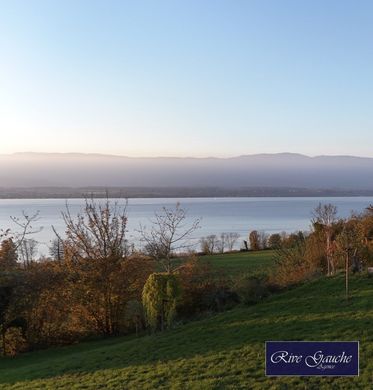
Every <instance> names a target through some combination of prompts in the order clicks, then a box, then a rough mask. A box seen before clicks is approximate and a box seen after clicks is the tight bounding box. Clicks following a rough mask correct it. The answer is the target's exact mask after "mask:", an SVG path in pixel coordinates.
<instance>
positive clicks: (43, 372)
mask: <svg viewBox="0 0 373 390" xmlns="http://www.w3.org/2000/svg"><path fill="white" fill-rule="evenodd" d="M217 261H218V260H217ZM343 288H344V284H343V275H339V276H336V277H333V278H330V279H327V278H322V279H319V280H315V281H313V282H309V283H306V284H305V285H303V286H300V287H298V288H295V289H292V290H289V291H287V292H284V293H281V294H277V295H273V296H272V297H270V298H268V299H267V300H266V301H264V302H262V303H260V304H258V305H255V306H251V307H241V308H240V307H239V308H235V309H233V310H231V311H228V312H224V313H221V314H217V315H214V316H212V317H209V318H207V319H204V320H201V321H195V322H190V323H189V324H187V325H183V326H180V327H178V328H175V329H174V330H171V331H168V332H165V333H163V334H156V335H151V336H143V337H139V338H134V337H131V338H117V339H111V340H105V341H101V342H91V343H83V344H80V345H76V346H70V347H64V348H57V349H50V350H47V351H39V352H34V353H29V354H24V355H22V356H19V357H17V358H13V359H11V358H6V359H1V360H0V389H38V390H39V389H53V390H54V389H136V390H137V389H198V390H200V389H258V390H262V389H289V390H290V389H311V390H312V389H315V390H316V389H325V390H329V389H348V390H350V389H371V388H373V333H372V331H371V328H372V324H373V278H368V277H366V276H356V277H353V278H352V280H351V292H352V298H351V299H350V301H349V302H348V303H346V301H345V300H344V295H343V294H344V292H343ZM266 340H360V377H355V378H315V377H313V378H312V377H310V378H297V377H294V378H267V377H265V376H264V342H265V341H266Z"/></svg>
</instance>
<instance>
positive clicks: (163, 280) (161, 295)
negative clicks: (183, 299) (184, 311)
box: [142, 272, 181, 331]
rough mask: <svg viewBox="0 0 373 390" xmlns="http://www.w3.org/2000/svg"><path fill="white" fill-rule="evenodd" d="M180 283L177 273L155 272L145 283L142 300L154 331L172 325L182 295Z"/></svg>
mask: <svg viewBox="0 0 373 390" xmlns="http://www.w3.org/2000/svg"><path fill="white" fill-rule="evenodd" d="M180 294H181V290H180V283H179V280H178V277H177V276H176V275H175V274H170V273H169V272H166V273H153V274H151V275H150V276H149V278H148V280H147V281H146V283H145V286H144V290H143V293H142V302H143V305H144V309H145V316H146V320H147V322H148V324H149V325H150V327H151V328H152V329H153V331H155V330H157V329H160V330H161V331H163V330H164V329H165V328H166V327H170V326H171V324H172V321H173V319H174V317H175V314H176V303H177V301H178V299H179V297H180Z"/></svg>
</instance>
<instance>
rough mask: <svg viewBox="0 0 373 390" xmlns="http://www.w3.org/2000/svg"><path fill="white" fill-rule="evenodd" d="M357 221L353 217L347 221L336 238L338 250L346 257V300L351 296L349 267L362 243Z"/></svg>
mask: <svg viewBox="0 0 373 390" xmlns="http://www.w3.org/2000/svg"><path fill="white" fill-rule="evenodd" d="M355 222H356V221H354V220H353V219H350V220H349V221H345V223H344V225H343V230H342V231H341V233H339V234H338V236H337V238H336V247H337V250H338V252H339V253H340V254H341V256H342V257H343V258H344V270H345V294H346V300H347V299H348V298H349V269H350V266H351V263H352V261H353V260H354V258H355V257H356V256H357V253H358V250H359V248H360V245H361V240H360V237H359V232H358V230H357V229H356V224H355Z"/></svg>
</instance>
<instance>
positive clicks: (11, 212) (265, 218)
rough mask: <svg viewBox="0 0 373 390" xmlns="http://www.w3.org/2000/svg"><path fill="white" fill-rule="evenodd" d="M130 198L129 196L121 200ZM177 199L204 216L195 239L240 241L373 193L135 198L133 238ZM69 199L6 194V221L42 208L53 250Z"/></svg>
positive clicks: (191, 216) (2, 218)
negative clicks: (234, 236) (231, 235)
mask: <svg viewBox="0 0 373 390" xmlns="http://www.w3.org/2000/svg"><path fill="white" fill-rule="evenodd" d="M119 202H121V203H125V201H124V200H119ZM176 202H180V204H181V206H182V207H183V208H185V209H186V210H187V215H188V220H189V221H193V220H195V219H197V218H200V219H201V222H200V225H201V227H200V229H198V230H197V231H195V232H194V236H193V240H194V241H195V242H197V241H198V239H199V238H200V237H203V236H206V235H209V234H217V235H218V234H220V233H222V232H237V233H239V234H240V236H241V239H240V240H239V243H238V244H237V245H238V246H240V245H241V243H242V240H243V239H246V238H247V236H248V233H249V232H250V231H251V230H254V229H256V230H259V231H264V232H266V233H269V234H271V233H274V232H282V231H285V232H293V231H297V230H309V229H310V220H311V218H312V211H313V210H314V208H315V207H316V206H317V205H318V204H319V203H320V202H322V203H332V204H334V205H336V206H337V208H338V215H339V216H340V217H347V216H348V215H349V214H350V213H351V211H358V212H360V211H363V210H364V209H365V208H366V207H367V206H369V204H373V197H345V198H341V197H338V198H314V197H312V198H303V197H302V198H177V199H176V198H175V199H174V198H172V199H170V198H151V199H150V198H146V199H145V198H144V199H140V198H138V199H129V200H128V206H127V214H128V235H127V237H128V239H129V240H130V241H132V242H134V243H135V244H137V245H138V244H139V241H138V237H139V235H138V233H137V232H136V230H138V228H139V225H140V223H141V224H142V225H146V226H149V225H150V220H151V218H152V217H153V216H154V212H160V211H161V210H162V207H174V206H175V204H176ZM65 203H66V201H65V200H64V199H29V200H27V199H0V227H1V228H3V229H6V228H14V227H15V226H14V224H13V223H12V221H11V219H10V216H15V217H20V216H21V215H22V211H25V212H26V213H28V215H31V214H33V213H35V212H36V211H39V215H40V218H39V220H38V221H37V223H35V227H43V230H42V231H41V232H40V233H37V234H35V235H34V236H33V238H34V239H36V240H37V241H39V242H40V245H39V252H40V253H41V254H47V253H48V245H49V244H50V241H51V240H52V239H53V238H54V233H53V231H52V225H53V226H54V227H55V228H56V230H57V231H58V232H59V233H61V234H63V232H64V224H63V220H62V218H61V211H63V210H64V209H65V207H66V206H65ZM83 203H84V200H82V199H71V200H69V201H68V204H69V207H70V210H71V212H72V214H73V215H75V214H77V213H78V212H79V210H81V208H82V206H83Z"/></svg>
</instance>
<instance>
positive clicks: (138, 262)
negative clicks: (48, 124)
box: [0, 199, 373, 389]
mask: <svg viewBox="0 0 373 390" xmlns="http://www.w3.org/2000/svg"><path fill="white" fill-rule="evenodd" d="M372 210H373V208H371V207H370V208H367V210H366V211H365V212H364V213H362V214H358V215H357V214H353V215H351V217H350V218H347V219H338V218H337V210H336V208H335V207H334V206H332V205H319V206H318V207H317V208H316V209H315V212H314V219H313V221H312V222H313V229H312V231H311V232H309V233H304V232H296V233H293V234H285V233H281V234H272V236H267V235H266V234H265V233H264V232H258V231H255V230H254V231H252V232H251V233H250V234H249V238H248V240H249V242H250V248H251V250H250V251H249V250H248V249H247V243H246V244H245V246H246V249H243V250H242V251H240V252H235V251H231V249H232V248H233V244H234V242H235V240H236V239H237V235H235V234H233V233H232V234H230V233H222V234H221V235H220V236H219V237H218V236H216V235H211V236H208V237H205V238H203V239H202V240H201V244H202V249H203V252H202V253H200V254H199V255H197V254H195V253H193V252H191V251H190V245H189V243H188V239H189V238H190V235H191V234H192V233H193V232H194V231H195V229H197V228H198V225H199V221H195V222H193V223H191V224H190V225H188V224H186V214H185V210H183V209H182V208H181V207H180V205H179V204H177V205H176V208H175V209H174V210H171V209H166V208H165V209H163V213H162V214H156V217H155V220H154V221H153V223H152V226H151V227H150V229H148V230H147V229H146V228H142V229H141V235H142V238H143V241H144V244H145V245H144V248H143V250H142V251H139V250H135V248H134V247H133V246H131V245H129V243H128V241H127V239H126V226H127V217H126V212H125V211H126V210H125V206H124V207H121V206H119V205H118V204H117V203H114V204H111V203H110V201H109V200H107V201H106V202H104V203H96V202H95V201H94V200H93V199H91V200H87V201H86V204H85V209H84V210H83V211H82V213H81V214H80V215H78V216H77V217H76V218H73V217H72V216H71V214H70V211H69V208H68V207H67V210H66V212H65V213H64V214H63V218H64V221H65V225H66V232H65V233H66V234H65V238H62V237H59V236H57V239H56V240H55V241H54V242H53V244H52V246H51V255H52V257H51V258H49V259H44V261H34V260H32V258H30V256H31V257H32V253H33V251H32V249H33V248H34V247H35V246H34V243H33V242H32V241H31V240H30V239H28V238H26V234H27V233H28V232H29V231H30V229H31V226H30V219H29V218H28V217H26V222H25V223H21V222H20V223H19V226H21V227H22V228H23V233H22V234H21V235H18V236H17V235H12V234H11V233H10V232H9V231H5V232H4V233H3V240H2V242H1V246H0V309H1V311H0V330H1V341H2V342H1V346H0V349H1V351H2V353H3V355H9V356H14V355H17V354H20V353H21V352H22V353H24V352H25V351H31V350H36V349H41V348H45V347H49V348H50V347H51V346H53V345H61V344H71V343H74V342H81V341H83V340H87V339H92V338H93V339H97V338H99V337H108V336H120V335H122V336H123V335H127V337H126V338H120V339H117V343H113V344H112V342H111V341H108V340H104V341H101V342H92V344H84V345H82V346H80V347H70V348H71V349H69V348H66V349H52V350H50V351H46V352H33V353H31V354H27V353H26V354H24V355H22V354H21V355H22V356H20V357H16V358H14V359H15V360H14V361H16V362H18V363H19V364H18V365H12V364H13V363H12V360H9V359H8V358H3V359H2V360H0V370H1V367H4V368H6V367H7V368H8V370H7V371H6V372H5V371H4V376H3V378H4V379H3V384H4V386H8V387H10V388H12V387H11V386H13V385H14V386H13V387H14V388H17V386H18V388H23V386H25V387H27V388H33V386H34V388H40V387H43V388H56V387H65V388H67V387H68V388H74V387H75V388H100V387H105V388H110V387H112V388H118V387H123V386H125V387H126V388H127V387H128V388H136V386H137V387H144V388H146V387H147V386H148V387H149V388H155V387H157V388H164V387H166V388H173V387H174V388H178V387H180V386H181V384H183V388H188V386H189V387H190V388H256V387H257V388H261V387H259V385H263V386H266V387H268V388H287V387H286V386H293V385H294V386H295V385H298V384H299V383H301V382H300V380H299V379H287V380H285V379H284V380H283V379H273V378H272V379H270V378H265V377H264V376H263V372H262V371H261V370H262V365H263V364H264V361H263V349H262V348H263V342H264V341H265V340H269V339H274V338H279V339H286V340H292V339H303V340H305V339H319V340H323V339H325V340H333V339H337V338H340V337H341V335H342V336H343V339H345V340H346V339H354V338H355V339H356V338H358V337H359V335H362V336H364V337H365V339H364V342H365V346H364V348H365V349H364V351H363V354H364V353H365V354H367V353H368V352H369V351H371V348H370V344H369V343H370V341H371V340H370V339H369V337H368V336H367V334H366V333H364V329H365V328H364V326H365V327H366V326H367V324H368V322H369V320H370V312H371V311H372V309H373V306H372V305H373V304H372V303H371V301H372V300H371V298H372V295H373V285H372V283H371V280H372V279H371V278H370V277H368V275H367V274H365V273H364V270H365V269H366V268H367V266H369V265H371V264H372V262H373V212H372ZM31 220H32V219H31ZM26 240H27V242H26ZM25 242H26V244H25ZM227 248H228V250H230V252H229V253H226V249H227ZM267 248H272V249H267ZM263 249H266V250H263ZM182 251H184V253H181V252H182ZM20 260H21V261H20ZM161 268H163V272H161ZM290 288H291V289H290ZM341 297H344V298H345V299H341ZM321 302H322V304H321ZM239 305H240V306H239ZM223 311H224V312H225V313H221V314H219V315H216V314H215V313H216V312H223ZM201 318H202V320H201ZM350 318H354V319H355V320H356V323H354V324H352V322H351V320H350ZM197 320H199V321H197ZM271 321H272V322H273V323H272V322H271ZM325 324H329V325H328V326H326V325H325ZM147 327H148V328H149V329H150V330H151V331H152V335H151V336H146V335H145V333H146V332H145V331H146V328H147ZM356 328H359V330H360V333H358V332H357V331H356ZM134 333H136V335H140V334H142V337H140V338H134V336H131V334H134ZM214 343H215V344H214ZM80 355H81V356H80ZM29 356H36V360H34V359H32V358H29ZM82 356H83V357H84V363H78V362H77V359H80V358H81V357H82ZM99 356H101V357H102V358H103V360H100V358H99ZM38 357H40V360H38ZM43 357H44V358H43ZM46 358H48V359H49V360H48V361H47V362H46V361H44V360H43V359H46ZM51 362H53V364H55V367H51V364H52V363H51ZM368 365H369V364H368V362H366V361H365V362H364V363H363V367H364V368H365V367H366V366H368ZM224 367H225V368H227V367H228V368H227V369H224ZM12 373H13V374H12ZM0 374H1V372H0ZM12 375H13V376H12ZM17 375H18V376H17ZM187 378H192V379H187ZM17 380H21V381H23V383H20V384H19V385H18V384H16V383H15V382H16V381H17ZM352 382H353V384H354V386H355V385H356V386H355V388H359V386H360V387H361V388H364V387H363V386H365V384H366V383H367V377H365V376H363V377H362V378H355V379H350V382H348V380H347V379H344V380H342V379H341V380H337V379H333V380H332V379H312V378H311V379H306V383H307V386H308V387H307V388H311V389H312V388H315V389H316V388H333V386H337V384H338V386H342V387H338V388H347V384H351V383H352ZM38 386H39V387H38ZM284 386H285V387H284ZM327 386H329V387H327ZM344 386H345V387H344Z"/></svg>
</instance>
